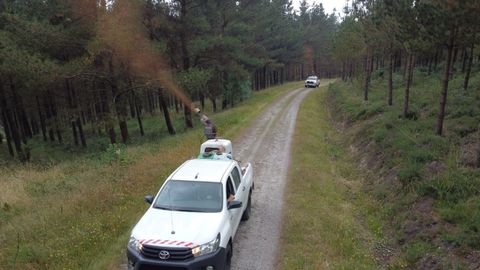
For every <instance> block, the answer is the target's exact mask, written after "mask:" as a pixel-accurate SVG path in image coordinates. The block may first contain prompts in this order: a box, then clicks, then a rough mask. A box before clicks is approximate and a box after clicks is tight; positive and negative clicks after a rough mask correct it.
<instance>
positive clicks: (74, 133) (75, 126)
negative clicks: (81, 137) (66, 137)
mask: <svg viewBox="0 0 480 270" xmlns="http://www.w3.org/2000/svg"><path fill="white" fill-rule="evenodd" d="M70 124H71V126H72V134H73V142H74V143H75V145H76V146H78V133H77V125H76V123H75V121H74V120H72V121H71V122H70Z"/></svg>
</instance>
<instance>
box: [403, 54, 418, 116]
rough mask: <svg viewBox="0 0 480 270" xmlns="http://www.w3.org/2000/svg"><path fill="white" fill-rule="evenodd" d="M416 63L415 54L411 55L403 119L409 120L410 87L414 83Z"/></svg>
mask: <svg viewBox="0 0 480 270" xmlns="http://www.w3.org/2000/svg"><path fill="white" fill-rule="evenodd" d="M414 61H415V57H414V56H413V53H410V54H409V58H408V70H407V85H406V87H405V97H404V100H403V118H408V107H409V105H410V85H411V83H412V76H413V66H414Z"/></svg>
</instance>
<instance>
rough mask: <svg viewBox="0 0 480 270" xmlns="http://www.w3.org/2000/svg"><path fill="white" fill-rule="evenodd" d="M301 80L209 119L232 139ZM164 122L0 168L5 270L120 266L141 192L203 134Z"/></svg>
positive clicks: (1, 264) (192, 150)
mask: <svg viewBox="0 0 480 270" xmlns="http://www.w3.org/2000/svg"><path fill="white" fill-rule="evenodd" d="M300 85H301V84H300V83H290V84H285V85H283V86H279V87H274V88H271V89H267V90H264V91H262V92H258V93H254V94H253V95H252V97H251V98H250V99H249V100H247V101H245V102H244V103H242V104H240V105H239V106H237V107H235V108H233V109H230V110H228V111H225V112H221V113H218V114H215V115H211V118H212V119H213V120H214V122H215V123H216V124H217V125H218V127H219V128H220V131H221V133H220V136H223V137H227V138H231V139H234V138H235V137H236V136H238V134H239V133H240V132H241V131H242V130H243V129H244V128H246V127H248V125H249V124H250V123H251V122H252V121H253V120H254V119H255V116H257V115H258V114H259V113H260V112H261V111H262V110H263V109H264V108H265V107H266V106H267V105H268V104H270V103H271V102H272V101H273V100H274V99H276V98H277V97H278V96H279V95H281V94H282V93H284V92H286V91H288V90H291V89H294V88H296V87H299V86H300ZM157 117H159V116H157ZM178 121H181V119H179V120H178ZM160 123H161V119H157V118H150V119H145V124H146V129H147V130H150V132H151V131H154V130H156V131H157V132H156V134H155V136H152V137H151V138H146V139H144V141H141V142H139V143H133V144H130V145H128V146H127V147H125V146H122V145H115V146H108V145H106V147H105V148H104V149H103V150H102V149H101V148H99V149H97V150H96V151H94V150H89V151H91V152H89V153H83V152H82V153H79V154H76V153H63V152H61V151H59V150H58V149H54V150H53V153H54V154H53V158H52V160H53V161H52V162H51V163H50V164H47V165H46V163H45V162H44V161H38V163H37V164H27V165H26V166H19V165H16V166H13V165H11V164H10V165H8V166H4V167H2V168H0V269H116V268H117V266H118V263H119V261H121V258H122V257H123V256H124V250H125V247H126V243H127V240H128V236H129V232H130V229H131V228H132V226H133V225H134V223H135V222H136V221H137V220H138V219H139V217H140V215H142V214H143V212H144V210H145V209H146V207H147V206H146V205H145V204H144V203H143V195H145V194H147V193H150V194H152V193H155V192H156V191H157V190H158V188H159V187H160V186H161V184H162V183H163V181H164V179H165V178H166V177H167V176H168V175H169V174H170V173H171V172H172V170H174V169H175V168H176V167H177V166H178V165H180V164H181V163H182V162H183V161H185V160H186V159H188V158H191V157H193V156H195V155H196V153H197V151H198V150H199V146H200V144H201V142H203V140H204V138H203V132H202V129H201V127H200V125H199V124H196V128H195V129H192V130H188V131H183V132H180V134H178V135H176V136H165V135H164V133H163V132H162V129H163V128H159V127H158V126H159V125H160ZM45 148H48V147H45ZM55 153H59V154H61V155H64V156H62V159H64V160H63V161H62V160H61V159H59V158H58V157H56V156H55ZM38 164H40V165H38Z"/></svg>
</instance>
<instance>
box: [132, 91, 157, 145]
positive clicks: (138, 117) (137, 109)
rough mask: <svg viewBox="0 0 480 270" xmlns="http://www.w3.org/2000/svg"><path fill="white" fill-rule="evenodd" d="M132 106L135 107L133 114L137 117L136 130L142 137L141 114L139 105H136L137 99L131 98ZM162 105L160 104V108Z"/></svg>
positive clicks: (143, 133)
mask: <svg viewBox="0 0 480 270" xmlns="http://www.w3.org/2000/svg"><path fill="white" fill-rule="evenodd" d="M133 99H134V105H135V114H136V115H137V122H138V129H139V130H140V135H141V136H144V135H145V132H144V131H143V123H142V112H141V110H140V105H139V104H138V100H137V97H135V96H134V97H133ZM161 105H162V104H161V103H160V106H161Z"/></svg>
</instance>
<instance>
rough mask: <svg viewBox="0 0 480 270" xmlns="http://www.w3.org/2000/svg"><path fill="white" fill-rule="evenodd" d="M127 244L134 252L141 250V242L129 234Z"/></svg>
mask: <svg viewBox="0 0 480 270" xmlns="http://www.w3.org/2000/svg"><path fill="white" fill-rule="evenodd" d="M128 246H129V247H131V248H133V249H134V250H135V251H136V252H138V253H140V251H142V244H141V243H140V241H139V240H138V239H136V238H135V237H133V236H131V237H130V240H129V241H128Z"/></svg>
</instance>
